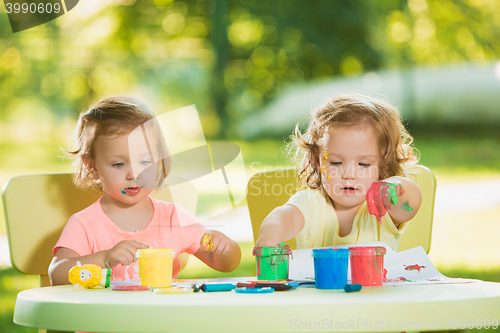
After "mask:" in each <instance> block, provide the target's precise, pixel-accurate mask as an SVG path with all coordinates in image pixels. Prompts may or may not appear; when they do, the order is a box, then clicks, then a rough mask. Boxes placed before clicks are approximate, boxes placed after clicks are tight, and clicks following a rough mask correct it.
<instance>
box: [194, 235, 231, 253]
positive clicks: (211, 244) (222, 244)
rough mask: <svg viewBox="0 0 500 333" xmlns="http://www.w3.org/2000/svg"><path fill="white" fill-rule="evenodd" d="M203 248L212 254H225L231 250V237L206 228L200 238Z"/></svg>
mask: <svg viewBox="0 0 500 333" xmlns="http://www.w3.org/2000/svg"><path fill="white" fill-rule="evenodd" d="M200 244H201V247H202V249H203V250H205V251H208V252H213V253H214V254H226V253H228V252H230V251H231V247H232V245H231V239H229V237H227V236H226V235H224V234H223V233H222V232H218V231H215V230H208V231H207V232H206V233H205V234H204V235H203V237H202V238H201V240H200Z"/></svg>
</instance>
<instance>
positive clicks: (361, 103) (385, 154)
mask: <svg viewBox="0 0 500 333" xmlns="http://www.w3.org/2000/svg"><path fill="white" fill-rule="evenodd" d="M311 115H312V120H311V122H310V123H309V126H308V128H307V131H306V132H305V134H302V133H301V131H300V128H299V125H298V124H297V126H296V127H295V131H294V134H292V135H291V150H292V151H294V153H293V155H294V159H295V160H296V162H299V163H300V165H301V170H300V172H299V174H298V178H299V183H300V184H301V185H302V186H307V187H309V188H311V189H318V188H320V187H321V186H322V185H321V170H320V158H319V151H320V146H319V143H318V142H320V140H321V139H322V138H323V137H324V136H325V134H326V133H327V132H328V131H329V130H330V129H333V130H335V129H336V128H346V127H348V128H349V127H351V128H363V127H364V126H370V127H371V128H372V129H373V131H374V133H375V136H376V137H377V140H378V146H379V149H380V156H381V159H380V165H379V180H382V179H385V178H389V177H392V176H402V175H404V172H403V168H402V165H405V164H408V165H410V164H415V163H417V162H418V151H417V150H416V149H415V148H413V147H412V146H411V144H412V142H413V137H412V136H411V135H410V134H409V133H408V131H407V130H406V128H405V127H404V125H403V124H402V122H401V116H400V114H399V111H398V110H397V109H396V108H395V107H393V106H392V105H390V104H388V103H386V102H383V101H381V100H378V99H375V98H372V97H369V96H366V95H362V94H343V95H339V96H335V97H333V98H330V99H329V100H327V101H326V102H325V103H324V104H322V105H320V106H319V107H318V108H316V109H315V110H313V111H312V112H311Z"/></svg>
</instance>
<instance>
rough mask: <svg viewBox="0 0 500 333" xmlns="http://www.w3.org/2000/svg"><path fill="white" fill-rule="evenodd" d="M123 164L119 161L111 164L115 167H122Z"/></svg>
mask: <svg viewBox="0 0 500 333" xmlns="http://www.w3.org/2000/svg"><path fill="white" fill-rule="evenodd" d="M124 165H125V163H121V162H117V163H113V166H114V167H116V168H120V167H122V166H124Z"/></svg>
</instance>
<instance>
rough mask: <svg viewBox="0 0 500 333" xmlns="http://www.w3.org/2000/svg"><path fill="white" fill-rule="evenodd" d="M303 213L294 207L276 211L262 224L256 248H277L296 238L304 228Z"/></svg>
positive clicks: (286, 206) (283, 207) (284, 206)
mask: <svg viewBox="0 0 500 333" xmlns="http://www.w3.org/2000/svg"><path fill="white" fill-rule="evenodd" d="M304 225H305V220H304V215H303V214H302V212H301V211H300V210H299V209H298V208H297V207H295V206H293V205H283V206H281V207H278V208H276V209H274V210H273V211H272V212H271V213H269V215H267V217H266V218H265V219H264V221H263V222H262V225H261V226H260V230H259V238H258V239H257V241H256V242H255V246H275V245H276V244H279V243H280V242H286V241H287V240H289V239H292V238H294V237H295V236H297V234H298V233H299V232H300V231H301V230H302V229H303V228H304Z"/></svg>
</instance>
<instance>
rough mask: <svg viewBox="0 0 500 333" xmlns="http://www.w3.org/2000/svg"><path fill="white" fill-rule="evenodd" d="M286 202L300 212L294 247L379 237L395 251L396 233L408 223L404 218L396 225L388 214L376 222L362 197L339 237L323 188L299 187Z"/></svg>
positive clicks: (329, 201) (344, 243)
mask: <svg viewBox="0 0 500 333" xmlns="http://www.w3.org/2000/svg"><path fill="white" fill-rule="evenodd" d="M286 204H287V205H293V206H295V207H297V208H298V209H299V210H300V211H301V212H302V214H303V215H304V220H305V225H304V228H303V229H302V230H301V231H300V232H299V233H298V235H297V236H296V237H295V240H296V241H297V248H298V249H308V248H315V247H323V246H335V245H348V244H356V243H365V242H375V241H382V242H384V243H386V244H387V245H389V246H390V247H391V248H392V249H393V250H395V251H399V236H401V235H402V234H403V232H404V231H405V230H406V228H408V225H409V224H410V221H408V222H404V223H401V224H400V225H399V227H398V228H396V226H395V225H394V223H393V222H392V219H391V217H390V216H389V214H385V215H384V216H383V217H382V223H379V222H378V221H377V219H376V218H375V216H373V215H371V214H370V213H368V206H367V204H366V201H365V202H364V203H363V204H362V205H361V207H360V208H359V210H358V212H357V213H356V216H355V217H354V222H353V224H352V229H351V232H350V233H349V234H348V235H346V236H344V237H340V236H339V220H338V218H337V214H336V213H335V209H334V208H333V204H332V202H331V200H329V197H328V194H327V193H326V192H325V191H321V190H311V189H307V190H304V191H300V192H298V193H296V194H295V195H293V196H292V197H291V198H290V199H289V200H288V202H287V203H286Z"/></svg>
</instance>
